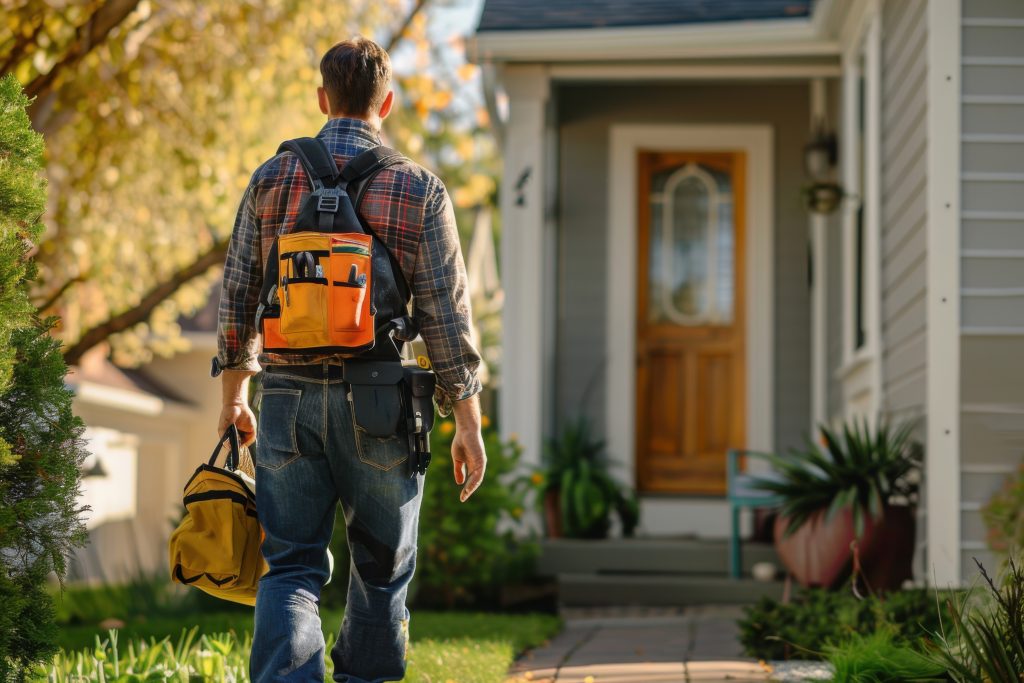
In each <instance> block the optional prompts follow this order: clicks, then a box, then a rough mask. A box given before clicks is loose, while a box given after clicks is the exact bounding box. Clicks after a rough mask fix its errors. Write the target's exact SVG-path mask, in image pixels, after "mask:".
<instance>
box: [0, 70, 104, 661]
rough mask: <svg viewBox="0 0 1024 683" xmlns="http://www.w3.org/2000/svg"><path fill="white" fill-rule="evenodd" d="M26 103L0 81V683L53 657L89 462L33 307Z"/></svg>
mask: <svg viewBox="0 0 1024 683" xmlns="http://www.w3.org/2000/svg"><path fill="white" fill-rule="evenodd" d="M28 102H29V100H28V98H27V97H26V96H25V95H24V94H23V93H22V90H21V86H20V85H19V84H18V81H17V80H16V79H15V78H14V77H11V76H8V77H5V78H3V79H0V285H2V287H0V321H2V325H3V329H2V336H0V359H2V361H0V372H2V381H0V604H2V605H3V609H2V610H0V680H8V679H9V678H20V677H22V676H23V675H24V673H25V669H26V667H27V666H28V665H29V664H31V663H33V662H36V661H38V660H40V659H41V658H43V657H45V656H46V655H48V654H51V653H52V652H53V651H55V649H56V647H55V645H54V640H55V635H56V634H55V631H56V626H55V623H54V608H53V601H52V600H51V598H50V596H49V595H48V593H47V591H46V579H47V576H48V575H49V574H50V573H51V572H56V574H57V575H58V577H63V576H64V573H65V569H66V557H67V554H68V552H69V551H70V550H71V549H72V547H73V546H75V545H77V544H80V543H81V542H83V541H84V537H85V529H84V526H83V525H82V522H81V519H80V516H81V512H82V510H81V509H80V508H79V507H78V504H77V502H76V501H77V498H78V493H79V480H80V476H81V475H80V469H79V468H80V467H81V464H82V461H83V460H84V458H85V449H84V444H83V442H82V438H81V437H82V429H83V428H82V423H81V421H80V420H79V419H78V418H76V417H75V416H74V414H73V413H72V410H71V392H70V391H69V390H68V389H67V388H66V387H65V385H64V375H65V373H66V371H67V368H66V366H65V364H64V360H63V358H62V356H61V353H60V343H59V342H58V341H56V340H54V339H53V338H52V337H51V336H50V335H49V329H50V327H51V325H52V324H53V321H52V320H45V321H40V320H38V319H37V318H36V316H35V311H34V309H33V307H32V306H31V304H30V302H29V300H28V293H27V283H28V278H29V277H30V276H31V275H32V272H33V268H32V264H31V263H30V262H29V261H28V256H29V252H30V249H31V247H32V243H33V241H34V240H35V239H36V238H38V236H39V235H40V233H41V226H40V224H39V216H40V214H41V213H42V209H43V204H44V202H45V185H44V183H43V181H42V179H41V178H40V175H39V173H40V170H41V168H42V151H43V143H42V137H41V136H40V135H38V134H37V133H34V132H33V131H32V129H31V127H30V125H29V119H28V115H27V113H26V107H27V105H28Z"/></svg>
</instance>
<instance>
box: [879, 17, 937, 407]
mask: <svg viewBox="0 0 1024 683" xmlns="http://www.w3.org/2000/svg"><path fill="white" fill-rule="evenodd" d="M926 7H927V0H905V1H904V0H900V1H899V2H886V3H884V5H883V15H882V155H881V156H882V159H881V166H882V168H881V172H882V183H881V184H882V240H881V251H882V268H881V270H882V277H881V279H882V283H881V284H882V286H881V297H882V348H883V349H884V356H883V361H882V387H883V388H882V391H883V395H884V400H883V405H884V406H885V408H886V410H887V412H888V414H889V415H890V416H891V417H893V418H896V419H903V418H916V417H919V416H920V415H922V414H923V412H924V404H925V387H926V385H925V377H926V373H925V359H926V354H925V334H926V331H927V328H926V319H925V318H926V316H925V303H926V302H925V291H926V277H925V276H926V261H927V249H926V240H925V222H926V220H927V205H926V199H927V198H926V190H927V173H926V168H927V167H926V164H925V157H926V146H927V126H925V125H924V121H925V117H926V115H927V108H928V99H927V88H926V87H925V78H926V76H927V63H926V49H925V48H926V43H927V38H928V36H927V21H926V20H925V10H926Z"/></svg>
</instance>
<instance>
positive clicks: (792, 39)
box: [468, 18, 839, 63]
mask: <svg viewBox="0 0 1024 683" xmlns="http://www.w3.org/2000/svg"><path fill="white" fill-rule="evenodd" d="M820 29H821V24H820V22H815V21H814V20H813V19H811V18H807V19H781V20H773V21H744V22H720V23H713V24H688V25H671V26H638V27H624V28H584V29H571V30H545V31H484V32H480V33H477V34H476V35H475V36H473V37H472V38H470V41H469V46H468V47H469V55H470V57H471V59H472V61H474V62H476V63H485V62H491V63H497V62H565V61H574V62H579V61H591V60H593V61H597V60H600V61H609V60H628V61H636V60H659V59H714V58H730V57H736V58H742V57H760V56H773V57H809V56H823V55H837V54H838V53H839V43H838V41H836V40H834V39H831V38H828V37H824V36H822V35H821V31H820Z"/></svg>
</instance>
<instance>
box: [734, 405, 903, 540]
mask: <svg viewBox="0 0 1024 683" xmlns="http://www.w3.org/2000/svg"><path fill="white" fill-rule="evenodd" d="M820 430H821V436H822V441H823V445H818V444H816V443H814V442H812V441H810V440H808V442H807V447H806V448H805V449H804V450H793V451H791V452H790V454H789V455H787V456H782V455H777V454H769V455H768V456H767V457H768V460H769V462H770V463H771V465H772V469H773V470H774V472H773V473H772V475H771V477H759V478H757V479H756V480H755V483H754V485H755V486H756V487H757V488H760V489H762V490H764V491H769V492H771V493H773V494H775V495H776V496H778V497H780V498H781V499H782V500H783V503H782V505H781V507H780V512H781V514H782V515H783V516H785V517H786V518H787V519H788V520H789V525H788V526H787V527H786V535H787V536H789V535H790V534H792V533H793V532H795V531H796V530H797V529H799V528H800V527H801V526H803V524H804V523H806V522H807V521H808V520H809V519H811V518H812V517H813V516H814V515H816V514H819V513H821V512H823V511H826V516H825V520H826V521H831V519H832V518H833V517H835V515H836V514H837V513H839V512H840V511H841V510H843V509H845V508H848V507H852V509H853V523H854V530H855V532H856V534H857V536H858V537H859V536H861V535H862V534H863V533H864V527H865V524H866V521H867V519H868V518H869V517H870V518H872V519H874V520H878V519H880V518H881V517H882V514H883V511H884V509H885V505H886V504H888V503H890V502H892V501H893V500H895V499H903V500H906V501H907V502H909V503H911V504H913V503H915V502H916V500H917V492H918V485H917V481H916V478H915V477H914V476H912V473H915V472H917V471H919V470H920V467H921V462H922V457H923V451H922V448H921V444H920V443H918V442H917V441H915V440H914V439H913V438H912V434H913V430H914V424H913V423H905V424H902V425H900V426H895V427H894V426H892V425H890V424H888V423H886V422H882V423H880V424H879V425H878V426H877V427H875V428H872V427H871V426H870V425H869V424H868V422H867V420H863V419H862V420H857V421H853V422H848V423H846V424H844V425H843V426H842V427H841V429H831V428H829V427H826V426H824V425H822V426H821V427H820Z"/></svg>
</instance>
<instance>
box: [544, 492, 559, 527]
mask: <svg viewBox="0 0 1024 683" xmlns="http://www.w3.org/2000/svg"><path fill="white" fill-rule="evenodd" d="M544 528H545V529H547V532H548V538H561V537H562V495H561V493H560V492H559V491H558V489H553V488H552V489H548V490H547V491H545V492H544Z"/></svg>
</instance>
